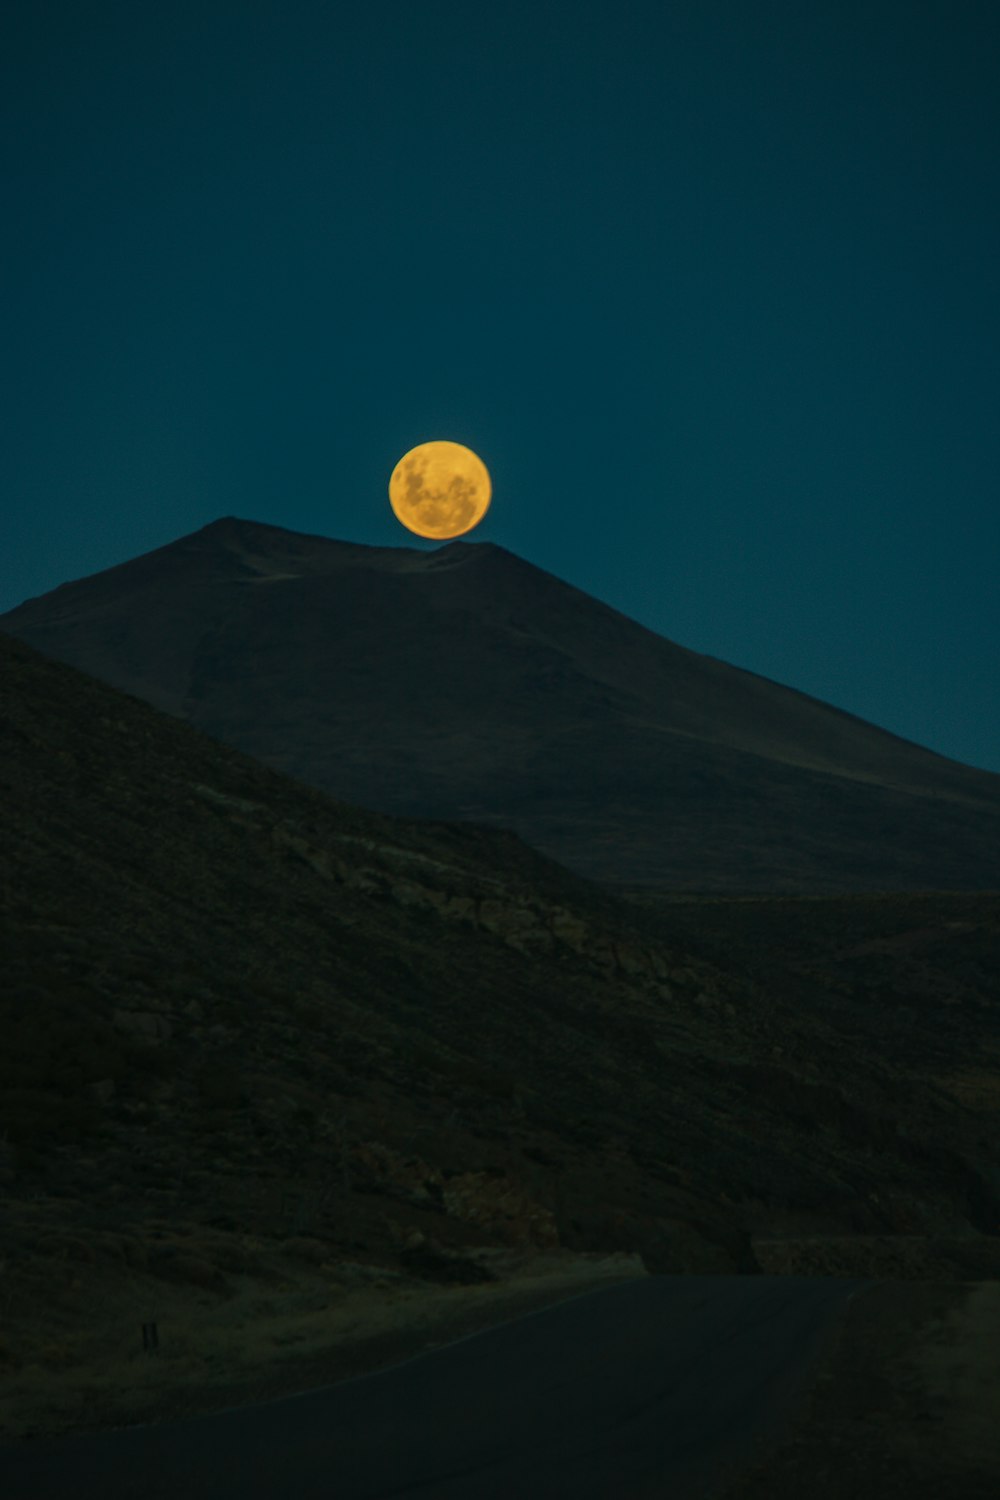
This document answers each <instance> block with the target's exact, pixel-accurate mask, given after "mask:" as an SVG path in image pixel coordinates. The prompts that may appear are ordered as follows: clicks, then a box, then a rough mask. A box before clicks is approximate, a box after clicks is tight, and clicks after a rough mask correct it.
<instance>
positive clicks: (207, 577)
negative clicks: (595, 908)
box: [0, 518, 1000, 892]
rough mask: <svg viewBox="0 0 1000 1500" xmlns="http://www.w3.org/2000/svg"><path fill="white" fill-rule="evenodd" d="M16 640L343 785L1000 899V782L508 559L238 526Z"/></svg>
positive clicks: (460, 546) (830, 879) (823, 875)
mask: <svg viewBox="0 0 1000 1500" xmlns="http://www.w3.org/2000/svg"><path fill="white" fill-rule="evenodd" d="M0 627H2V628H3V629H4V630H6V631H8V632H9V633H11V634H13V635H16V636H18V637H19V638H20V639H22V640H25V641H27V642H29V643H30V644H32V645H34V646H36V647H37V648H38V649H40V650H42V651H44V652H46V653H47V654H49V655H51V656H54V657H56V658H58V659H60V660H64V661H67V662H70V663H71V664H73V665H76V666H78V667H81V668H82V669H84V670H86V671H88V672H91V673H93V674H94V675H96V676H99V677H101V678H103V679H104V680H106V681H108V682H110V683H112V684H113V685H115V686H118V687H120V688H123V689H125V690H126V691H128V692H132V693H135V694H136V695H137V696H140V697H143V698H145V699H146V700H147V701H148V702H150V703H153V704H154V705H156V706H157V707H159V708H162V709H165V710H167V711H168V712H170V713H173V714H177V715H179V716H181V717H183V718H186V719H188V720H189V721H190V722H191V723H193V724H195V725H197V726H198V727H200V728H202V729H204V730H205V731H207V732H208V733H209V734H211V735H212V736H214V737H216V738H218V739H221V740H223V741H225V742H227V743H229V744H232V745H235V746H238V747H239V748H241V749H243V750H245V751H247V752H248V753H250V754H252V755H254V756H255V757H256V758H258V759H260V760H262V761H264V762H265V763H266V764H269V765H272V766H274V767H276V768H277V769H280V770H282V771H285V772H288V773H289V774H292V775H294V776H297V777H299V778H300V779H302V780H304V781H307V782H309V783H311V784H312V785H315V786H317V787H320V788H322V789H324V790H326V791H328V792H330V793H331V794H333V795H335V796H337V797H340V798H343V799H345V800H348V801H351V802H354V803H359V804H361V805H365V806H370V807H373V808H378V809H379V810H381V811H385V812H393V813H403V814H408V815H417V816H428V817H435V818H461V819H469V820H472V821H475V822H479V823H493V824H499V825H502V826H505V827H508V828H511V829H513V830H514V831H516V832H517V833H518V834H520V835H521V836H522V837H523V838H525V839H526V840H527V841H528V842H530V843H532V844H533V845H534V846H535V847H537V848H539V849H541V850H543V851H544V852H546V853H547V854H549V855H551V856H553V857H555V858H557V859H559V860H560V861H561V862H563V863H564V864H566V865H568V866H569V867H570V868H572V869H575V870H577V871H579V872H580V873H582V874H585V875H587V876H589V877H591V878H596V879H600V880H605V881H610V882H617V883H624V884H632V885H648V886H653V887H660V888H681V889H689V890H706V891H709V890H731V891H739V890H748V891H749V890H773V891H790V892H791V891H831V892H832V891H851V890H876V889H927V888H933V889H957V890H963V889H968V890H974V889H983V888H993V887H996V886H997V885H1000V776H996V775H992V774H990V773H987V772H983V771H976V770H973V769H971V768H969V767H966V766H962V765H959V764H958V763H956V762H953V761H949V760H947V759H946V758H944V757H942V756H938V755H935V754H934V753H932V752H930V751H928V750H925V749H922V748H921V747H919V746H917V745H913V744H911V743H909V742H908V741H905V740H902V739H900V738H898V737H896V736H894V735H892V734H889V733H887V732H886V731H884V730H880V729H877V728H875V727H874V726H872V725H870V724H866V723H865V722H864V721H862V720H860V719H857V718H855V717H853V716H851V715H850V714H846V713H842V712H840V711H839V710H837V709H834V708H831V707H830V706H829V705H827V704H823V703H821V702H819V701H818V700H816V699H812V698H809V697H807V696H806V695H804V694H801V693H798V692H795V691H794V690H792V689H789V688H785V687H781V686H780V685H778V684H776V683H774V682H771V681H769V680H767V679H765V678H761V677H757V676H755V675H754V674H752V673H749V672H744V671H741V670H739V669H738V668H735V667H731V666H727V665H726V664H725V663H723V662H719V661H716V660H714V659H713V658H710V657H705V656H700V655H698V654H697V653H695V652H692V651H688V650H686V649H685V648H683V647H680V646H677V645H675V644H673V643H671V642H669V641H666V640H664V639H662V638H661V637H659V636H656V635H655V634H653V633H652V632H651V631H648V630H646V629H644V628H643V627H642V626H639V625H637V624H636V623H635V622H633V621H631V620H628V619H627V618H626V617H625V616H623V615H621V614H618V613H617V612H616V611H614V610H612V609H609V608H608V607H607V606H605V605H603V604H600V603H599V602H598V601H596V600H594V599H591V598H590V597H589V596H587V595H586V594H584V593H582V592H580V591H579V590H577V589H574V588H572V587H571V586H569V585H568V584H565V583H562V582H560V581H559V580H558V579H556V578H553V577H552V576H551V575H549V574H547V573H544V572H542V571H541V570H539V569H537V568H534V567H532V566H531V565H530V564H528V563H526V562H523V561H522V560H521V559H519V558H517V557H514V556H513V555H512V554H510V553H508V552H505V551H504V550H503V549H502V548H498V547H494V546H491V545H488V544H486V545H484V544H475V543H473V544H469V543H462V542H457V543H453V544H451V545H450V546H446V547H443V548H441V549H439V550H437V551H435V552H430V553H428V552H417V551H412V550H410V549H406V548H398V549H387V548H374V547H362V546H356V545H350V544H346V543H340V542H334V541H330V540H327V539H325V538H321V537H307V536H301V535H298V534H296V533H294V532H287V531H283V530H281V529H280V528H277V527H271V526H266V525H262V524H258V523H254V522H247V521H239V520H235V519H232V518H227V519H225V520H222V521H218V522H215V523H213V524H212V525H210V526H207V527H205V528H204V529H203V530H202V531H199V532H196V533H194V534H193V535H191V536H189V537H184V538H181V539H180V540H179V541H177V542H173V543H171V544H170V545H169V546H166V547H162V548H159V549H157V550H156V551H155V552H152V553H148V554H146V555H145V556H143V557H140V558H137V559H135V560H133V561H131V562H128V563H124V564H122V565H120V566H119V567H116V568H112V569H109V570H107V571H106V572H103V573H100V574H97V575H95V576H94V577H92V578H87V579H82V580H80V581H78V582H75V583H71V584H66V585H63V586H62V587H61V588H59V589H56V590H54V591H53V592H52V593H50V594H47V595H44V596H42V597H41V598H39V599H35V600H30V601H28V602H27V603H25V604H23V605H21V606H19V607H18V608H17V609H15V610H13V611H11V612H10V613H8V614H7V615H5V616H0Z"/></svg>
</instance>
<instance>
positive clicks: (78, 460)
mask: <svg viewBox="0 0 1000 1500" xmlns="http://www.w3.org/2000/svg"><path fill="white" fill-rule="evenodd" d="M4 15H5V21H4V31H3V33H2V34H0V58H2V63H0V69H2V77H0V115H2V121H3V124H2V142H3V151H4V190H3V204H4V218H5V225H6V228H5V235H4V249H3V257H4V261H5V276H4V282H5V288H6V294H5V298H4V301H5V306H6V309H7V313H6V318H5V322H6V327H5V330H4V333H3V337H2V340H0V348H2V351H3V354H2V369H3V382H4V403H3V404H4V418H5V421H4V428H5V435H4V441H3V444H2V457H0V464H2V473H0V494H2V500H0V505H2V516H3V531H2V550H0V610H4V609H9V608H11V607H12V606H13V605H15V604H17V603H19V602H20V601H21V600H22V599H24V598H27V597H30V596H32V595H35V594H39V593H42V592H45V591H46V590H48V589H50V588H53V587H55V585H57V584H59V583H62V582H64V581H66V580H67V579H70V578H77V577H81V576H83V575H85V574H88V573H92V572H94V571H96V570H98V569H100V568H104V567H108V566H111V565H112V564H114V563H117V562H122V561H124V560H126V559H127V558H129V557H132V556H135V555H136V554H138V553H141V552H145V551H149V550H150V549H151V548H153V547H157V546H161V545H162V544H164V543H166V542H169V541H172V540H173V539H175V538H176V537H178V536H181V535H183V534H185V533H187V532H190V531H193V530H196V529H197V528H198V527H201V526H204V525H206V524H207V523H208V522H209V521H212V520H214V519H216V518H217V517H219V516H223V515H236V516H241V517H245V518H248V519H253V520H259V521H265V522H271V523H274V524H277V525H281V526H287V527H290V528H292V529H293V530H298V531H306V532H314V533H320V534H323V535H327V536H332V537H337V538H340V539H343V540H348V541H358V542H367V543H374V544H379V545H410V546H414V547H424V546H430V545H433V544H429V543H422V542H420V541H419V540H418V539H417V538H415V537H412V536H410V535H409V534H408V533H406V532H404V531H403V530H402V529H401V528H400V526H399V524H398V523H397V522H396V521H395V519H394V518H393V515H392V513H391V511H390V508H389V504H388V500H387V496H386V485H387V482H388V478H389V474H390V471H391V469H392V467H393V465H394V464H395V462H396V461H397V459H398V458H399V457H400V456H401V454H402V453H403V452H404V451H405V450H406V449H407V448H409V447H411V446H412V445H413V444H415V443H418V442H422V441H424V440H425V439H428V438H436V437H443V438H449V439H452V440H453V441H456V442H461V443H465V444H467V445H468V446H469V447H471V448H474V449H475V450H476V452H478V453H479V454H480V455H481V456H482V457H483V459H484V460H485V462H486V463H487V465H488V466H489V468H490V470H491V473H492V476H493V483H494V501H493V507H492V509H491V511H490V513H489V515H488V516H487V519H486V521H485V522H484V523H483V525H482V526H481V527H480V528H479V529H478V530H477V531H475V532H473V533H472V534H471V536H470V537H469V540H473V541H494V542H498V543H500V544H501V545H502V546H504V547H507V548H509V549H511V550H512V551H514V552H517V553H519V554H520V555H521V556H522V557H525V558H527V559H528V560H530V561H531V562H534V563H536V564H538V565H539V566H541V567H543V568H546V569H548V570H549V571H551V572H554V573H556V574H557V575H558V576H560V577H561V578H565V579H567V580H568V581H570V582H571V583H574V584H576V585H578V586H579V587H581V588H584V589H586V590H587V591H588V592H590V593H592V594H594V595H596V596H597V597H598V598H600V599H603V600H605V601H607V602H608V603H610V604H613V605H614V606H615V607H616V608H618V609H621V610H623V611H624V612H625V613H627V614H629V615H631V616H633V617H634V618H635V619H637V620H640V621H642V622H643V623H644V624H646V625H649V626H651V627H652V628H653V629H654V630H657V631H659V632H660V633H661V634H663V635H665V636H667V637H669V638H670V639H671V640H674V641H677V642H679V643H680V644H682V645H685V646H688V647H691V648H692V649H694V650H697V651H701V652H706V653H708V654H709V655H712V656H717V657H721V658H722V659H724V660H725V661H728V662H731V663H733V664H735V665H737V666H742V667H746V668H749V669H750V670H752V671H754V672H759V673H762V674H763V675H764V676H767V677H771V678H774V679H776V680H777V681H779V682H783V683H786V684H788V685H789V686H792V687H796V688H799V689H801V690H803V691H805V692H808V693H811V694H813V695H815V696H817V697H820V698H823V699H825V700H826V701H828V702H830V703H833V704H836V705H837V706H838V707H841V708H845V709H848V710H849V711H851V712H852V713H856V714H859V715H861V716H862V717H863V718H865V719H869V720H871V721H872V722H874V723H876V724H880V725H882V726H884V727H886V728H888V729H891V730H893V731H894V732H895V733H897V734H901V735H903V736H905V737H906V738H908V739H913V740H916V741H918V742H919V743H921V744H924V745H927V746H929V747H930V748H932V749H935V750H938V751H940V752H941V753H943V754H946V755H950V756H953V757H955V758H956V759H959V760H963V761H966V762H968V763H969V764H972V765H976V766H982V767H986V768H988V769H993V770H1000V510H998V499H1000V486H998V482H997V476H998V473H1000V463H998V458H1000V454H998V448H1000V422H998V416H1000V380H998V372H1000V298H998V284H1000V283H998V264H1000V260H998V255H1000V234H998V226H1000V214H998V199H1000V170H998V162H1000V129H998V123H1000V85H998V79H1000V5H998V4H997V3H996V0H981V3H974V0H940V3H932V4H928V3H923V0H901V3H895V0H844V3H837V0H677V3H670V0H656V3H645V0H643V3H637V0H614V3H607V4H605V3H599V4H598V3H588V0H572V3H570V0H558V3H553V0H503V3H496V4H494V5H492V6H487V5H484V4H479V3H476V0H464V3H456V0H426V3H421V0H406V3H404V0H365V3H363V4H361V3H356V4H354V5H347V4H339V3H330V0H328V3H322V4H321V3H317V0H314V3H305V0H239V3H236V0H197V3H188V0H169V3H166V0H165V3H162V4H157V5H153V4H136V3H135V0H129V3H123V4H92V3H88V0H75V3H63V4H52V3H49V0H12V3H9V4H8V5H7V6H6V7H5V10H4Z"/></svg>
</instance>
